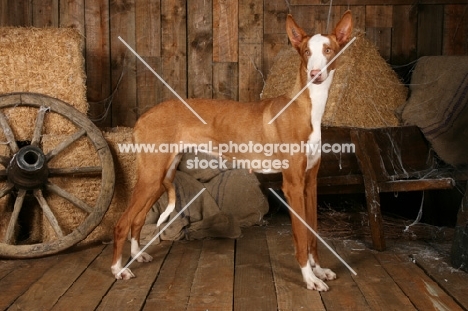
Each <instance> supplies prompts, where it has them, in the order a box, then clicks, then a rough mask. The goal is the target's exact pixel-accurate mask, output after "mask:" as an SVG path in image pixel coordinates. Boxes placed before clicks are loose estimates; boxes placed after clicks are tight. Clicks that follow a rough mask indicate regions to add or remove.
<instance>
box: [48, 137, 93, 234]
mask: <svg viewBox="0 0 468 311" xmlns="http://www.w3.org/2000/svg"><path fill="white" fill-rule="evenodd" d="M66 137H67V136H66V135H44V136H43V138H42V148H43V150H44V153H47V152H49V151H51V150H53V149H54V148H55V147H56V146H57V145H58V144H59V143H60V142H62V141H63V140H64V139H65V138H66ZM48 164H49V167H50V168H71V167H84V166H98V165H100V161H99V157H98V155H97V153H96V151H95V149H94V147H93V145H92V143H91V142H90V141H89V140H88V139H87V138H86V137H82V138H80V139H79V140H77V141H76V142H75V143H73V144H72V145H71V146H70V147H68V148H67V149H65V150H64V151H62V152H61V153H59V154H58V155H57V156H56V157H55V158H53V159H52V160H51V161H50V162H49V163H48ZM49 181H51V182H52V183H54V184H56V185H57V186H59V187H60V188H62V189H64V190H66V191H67V192H69V193H71V194H73V195H74V196H76V197H78V198H80V199H81V200H83V201H84V202H86V203H87V204H88V205H90V206H94V205H95V204H96V201H97V198H98V197H99V193H100V188H101V178H99V177H90V176H83V177H75V176H60V177H52V178H49ZM46 200H47V202H48V203H49V206H50V209H51V210H52V212H53V213H54V215H55V217H56V218H57V220H58V223H59V224H60V227H61V229H62V231H63V232H64V234H65V235H66V234H69V233H70V232H72V231H73V230H74V229H75V228H76V227H77V226H78V225H79V224H81V223H82V222H83V220H84V219H85V217H86V216H87V214H86V213H85V212H84V211H82V210H81V209H79V208H77V207H75V206H74V205H73V204H72V203H70V202H68V201H67V200H65V199H63V198H61V197H60V196H57V195H55V194H52V193H47V194H46ZM42 239H43V241H51V240H55V239H57V238H56V235H55V232H54V230H53V229H52V227H51V226H50V224H49V222H48V220H47V219H46V218H45V216H44V220H43V225H42Z"/></svg>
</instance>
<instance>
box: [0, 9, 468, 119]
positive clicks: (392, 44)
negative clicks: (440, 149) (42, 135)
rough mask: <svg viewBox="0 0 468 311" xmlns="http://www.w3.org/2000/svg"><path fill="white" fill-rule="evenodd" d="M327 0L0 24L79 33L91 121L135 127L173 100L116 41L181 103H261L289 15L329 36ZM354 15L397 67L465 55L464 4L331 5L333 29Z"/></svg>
mask: <svg viewBox="0 0 468 311" xmlns="http://www.w3.org/2000/svg"><path fill="white" fill-rule="evenodd" d="M329 1H330V0H188V1H183V0H93V1H90V0H87V1H85V0H0V9H1V11H0V26H34V27H76V28H78V29H79V30H80V31H81V32H82V33H83V35H84V38H85V42H86V45H85V47H86V48H85V51H84V52H83V53H84V55H85V58H86V73H87V76H88V82H87V84H88V99H89V102H90V103H91V106H92V108H91V111H90V117H91V118H92V119H98V118H99V117H102V120H100V121H96V123H97V124H98V125H100V126H132V125H133V124H134V123H135V121H136V119H137V117H138V116H139V115H140V114H141V113H142V112H144V111H145V110H147V109H148V108H149V107H151V106H153V105H155V104H157V103H158V102H160V101H162V100H164V99H167V98H170V97H173V95H172V94H171V93H170V91H169V90H168V89H167V88H166V87H164V86H163V85H162V84H161V83H160V82H159V81H158V80H157V78H156V77H155V76H154V75H153V74H152V73H151V72H150V71H149V70H148V69H147V68H146V67H145V66H144V65H143V64H142V62H141V61H139V60H138V59H137V58H136V57H135V56H134V55H133V54H132V53H131V52H130V51H129V50H128V49H127V48H126V47H125V46H124V44H123V43H122V42H121V41H120V40H119V39H118V37H119V36H120V37H122V39H124V40H125V41H126V42H127V43H128V44H129V45H130V46H132V47H134V48H135V50H136V51H137V52H138V53H139V55H141V57H143V59H145V61H146V62H147V63H148V64H150V65H151V67H152V68H154V70H155V71H156V72H158V73H159V74H160V75H161V76H162V77H163V78H164V79H165V80H166V81H167V82H168V83H169V84H170V85H171V86H172V87H173V88H174V89H175V90H176V91H177V92H178V93H179V94H180V95H181V96H183V97H207V98H211V97H213V98H232V99H238V100H244V101H245V100H255V99H258V98H259V94H260V92H261V90H262V86H263V80H264V79H265V78H266V75H267V74H268V71H269V68H270V66H271V65H272V61H273V59H274V57H275V55H276V54H277V53H278V51H279V50H280V49H282V48H283V47H285V46H286V45H287V44H288V40H287V36H286V33H285V29H284V28H285V27H284V21H285V17H286V14H287V13H289V12H290V13H292V14H293V16H294V17H295V19H296V20H297V21H298V23H299V24H300V25H302V26H303V27H304V28H305V29H306V30H307V31H308V32H310V33H314V32H325V31H326V30H327V18H328V15H329ZM348 8H349V9H351V11H352V12H353V14H354V18H355V24H356V26H357V27H359V28H361V29H364V30H365V31H366V34H367V36H368V38H370V39H371V40H372V41H373V42H375V44H376V45H377V47H378V48H379V51H380V53H381V55H382V56H383V57H384V58H385V59H386V60H388V61H389V63H391V64H393V65H402V64H407V63H409V62H411V61H414V60H416V59H417V58H418V57H420V56H423V55H468V39H467V38H468V4H467V1H466V0H419V1H418V0H334V1H333V6H332V8H331V11H330V20H331V24H332V25H334V24H335V23H336V22H337V21H338V20H339V18H340V17H341V15H342V14H343V12H344V11H346V10H347V9H348ZM332 25H330V26H329V27H332ZM0 79H1V77H0ZM110 100H111V101H110ZM110 102H111V103H112V105H111V107H110V109H108V110H106V109H105V108H106V105H107V104H108V103H110ZM106 111H107V113H106Z"/></svg>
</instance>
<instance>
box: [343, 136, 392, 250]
mask: <svg viewBox="0 0 468 311" xmlns="http://www.w3.org/2000/svg"><path fill="white" fill-rule="evenodd" d="M350 134H351V141H352V142H353V143H354V145H355V148H356V149H355V150H356V158H357V160H358V163H359V166H360V168H361V172H362V174H363V179H364V187H365V192H366V201H367V212H368V214H369V225H370V230H371V236H372V243H373V247H374V249H376V250H378V251H383V250H385V248H386V246H385V237H384V230H383V220H382V213H381V211H380V194H379V187H378V179H377V172H376V171H375V169H374V166H375V165H377V166H380V165H381V164H380V161H381V158H380V153H379V149H378V146H377V144H376V142H375V140H374V137H373V136H372V133H370V132H364V131H359V130H352V131H351V132H350Z"/></svg>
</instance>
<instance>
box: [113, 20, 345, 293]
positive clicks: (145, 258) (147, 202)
mask: <svg viewBox="0 0 468 311" xmlns="http://www.w3.org/2000/svg"><path fill="white" fill-rule="evenodd" d="M352 28H353V23H352V16H351V13H350V12H349V11H347V12H346V13H345V14H344V15H343V16H342V18H341V20H340V21H339V22H338V24H337V25H336V27H335V29H334V30H333V32H332V33H331V34H328V35H322V34H316V35H314V36H308V35H307V34H306V33H305V31H304V30H303V29H302V28H301V27H299V26H298V25H297V23H296V22H295V21H294V19H293V17H292V16H291V15H288V16H287V19H286V31H287V34H288V37H289V40H290V42H291V44H292V46H293V47H294V48H295V49H296V50H297V52H298V54H299V57H300V58H301V64H300V68H298V73H297V79H296V83H295V86H294V88H293V90H292V91H291V93H290V94H286V95H283V96H279V97H276V98H271V99H263V100H261V101H259V102H251V103H240V102H236V101H231V100H215V99H188V100H187V101H186V103H187V104H188V105H189V106H190V107H191V108H192V109H193V111H196V112H197V113H198V114H199V116H201V117H202V118H203V120H204V121H206V124H203V123H202V122H200V120H199V119H197V116H196V115H194V113H192V112H190V111H189V109H187V107H184V105H182V104H181V102H180V101H178V100H169V101H165V102H162V103H160V104H158V105H157V106H155V107H153V108H152V109H150V110H149V111H147V112H146V113H144V114H143V115H142V116H141V117H140V118H139V119H138V121H137V123H136V125H135V127H134V135H133V137H134V143H135V144H139V143H145V144H148V143H151V144H154V145H156V146H157V145H164V144H169V143H174V144H179V143H181V142H184V143H190V144H195V145H197V144H198V145H206V144H208V143H209V144H210V146H212V147H213V150H217V148H219V147H220V146H221V145H222V144H227V143H229V144H231V145H233V144H244V145H245V146H247V143H249V144H250V146H252V145H253V146H261V144H263V145H266V144H269V145H270V146H278V145H281V144H291V145H292V144H295V145H301V144H302V145H304V143H305V142H306V144H307V146H313V145H315V146H317V145H320V143H321V132H320V125H321V119H322V115H323V113H324V110H325V104H326V101H327V98H328V91H329V88H330V85H331V83H332V80H333V75H334V72H335V69H336V64H335V62H333V63H331V60H332V59H333V57H335V55H337V53H338V52H339V51H340V50H341V49H342V48H343V47H344V46H345V44H346V43H347V42H348V41H349V39H350V35H351V31H352ZM326 65H328V67H327V68H326V69H325V70H322V68H325V66H326ZM310 81H312V82H313V83H310V85H309V86H307V88H306V89H305V90H304V91H303V92H302V93H301V94H300V95H299V96H297V98H294V97H296V94H298V93H300V91H301V89H303V88H304V87H305V86H306V85H307V83H308V82H310ZM293 99H294V100H293ZM288 104H289V106H287V105H288ZM286 106H287V108H286V109H284V108H285V107H286ZM274 118H276V119H274ZM273 119H274V122H271V120H273ZM270 123H271V124H270ZM233 149H234V148H233ZM306 149H307V150H306V152H297V153H293V152H281V149H279V150H277V149H275V150H274V152H272V154H269V155H266V154H265V153H260V152H254V151H253V150H252V148H250V149H246V152H241V150H240V149H239V148H237V149H236V150H228V151H226V150H223V151H224V153H223V156H224V157H226V158H227V159H231V160H232V159H243V160H246V161H252V162H251V163H266V162H267V161H270V162H268V163H270V164H272V163H273V164H276V165H272V166H271V165H270V166H269V167H268V168H267V169H264V168H262V167H260V168H259V167H253V168H252V167H250V168H251V169H254V170H255V171H261V172H267V173H274V172H282V174H283V184H282V191H283V193H284V195H285V196H286V199H287V201H288V204H289V205H290V206H291V207H292V209H293V210H294V211H295V212H296V213H297V214H298V215H299V216H300V217H301V218H302V219H304V220H305V221H306V222H307V223H308V224H309V226H311V227H312V228H313V229H314V230H316V228H317V171H318V168H319V165H320V152H311V151H310V149H309V148H306ZM218 150H219V149H218ZM166 151H167V152H153V153H144V152H143V153H138V154H137V155H136V161H137V177H138V178H137V182H136V185H135V188H134V190H133V193H132V197H131V199H130V203H129V206H128V208H127V210H126V211H125V212H124V213H123V214H122V216H121V218H120V219H119V221H118V223H117V225H116V226H115V229H114V255H113V260H112V266H111V270H112V273H113V274H114V276H115V277H116V278H117V279H125V280H127V279H130V278H133V277H135V275H134V274H133V273H132V271H131V270H130V269H128V268H125V269H123V267H122V249H123V246H124V244H125V240H126V239H127V235H128V233H129V231H130V230H131V255H132V257H133V258H135V256H136V255H137V254H138V253H140V245H139V239H140V231H141V229H142V226H143V224H144V222H145V218H146V214H147V212H148V211H149V210H150V208H151V206H152V205H153V204H154V203H155V202H156V201H157V200H158V198H159V197H160V196H161V195H162V194H163V193H164V192H165V191H167V192H168V194H169V204H168V207H167V209H166V211H165V212H164V213H163V214H162V215H161V216H160V219H159V221H158V224H161V223H162V222H163V221H164V220H165V219H166V218H167V217H168V215H169V213H170V212H171V211H173V210H174V207H175V198H176V196H175V191H174V186H173V184H172V181H173V179H174V175H175V170H176V167H177V164H178V162H179V161H180V158H181V153H180V152H181V150H170V151H168V150H166ZM254 161H257V162H254ZM291 222H292V231H293V238H294V245H295V256H296V259H297V261H298V263H299V266H300V268H301V272H302V276H303V279H304V281H305V283H306V285H307V288H308V289H312V290H317V291H326V290H328V289H329V287H328V286H327V284H326V283H325V282H324V281H326V280H333V279H335V278H336V274H335V273H334V272H333V271H331V270H330V269H326V268H322V267H321V266H320V263H319V257H318V253H317V238H316V237H315V236H314V235H313V234H312V233H311V232H310V231H309V230H308V229H307V228H306V227H305V226H304V225H303V224H302V223H301V222H300V221H299V220H298V219H297V217H294V216H292V217H291ZM136 260H137V261H138V262H149V261H151V260H152V257H151V256H150V255H149V254H147V253H144V252H142V253H141V254H140V255H139V256H138V257H137V258H136Z"/></svg>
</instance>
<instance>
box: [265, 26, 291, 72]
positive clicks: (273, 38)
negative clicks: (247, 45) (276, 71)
mask: <svg viewBox="0 0 468 311" xmlns="http://www.w3.org/2000/svg"><path fill="white" fill-rule="evenodd" d="M288 41H289V40H288V36H287V35H286V34H285V33H278V34H276V33H275V34H273V33H272V34H265V35H264V37H263V74H264V76H265V79H266V78H267V77H268V74H269V72H270V70H271V67H272V66H273V65H274V61H275V57H276V56H277V55H278V53H279V52H280V51H281V50H283V49H286V48H287V47H288Z"/></svg>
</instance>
